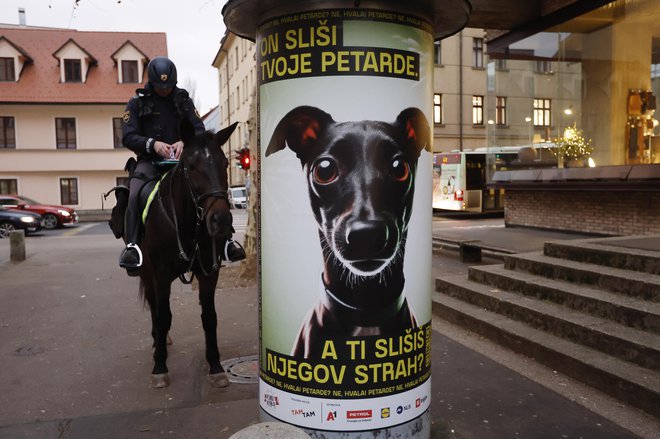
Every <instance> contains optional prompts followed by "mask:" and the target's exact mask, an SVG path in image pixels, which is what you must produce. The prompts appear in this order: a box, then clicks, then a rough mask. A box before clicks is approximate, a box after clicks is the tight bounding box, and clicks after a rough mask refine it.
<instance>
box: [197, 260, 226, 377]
mask: <svg viewBox="0 0 660 439" xmlns="http://www.w3.org/2000/svg"><path fill="white" fill-rule="evenodd" d="M197 279H198V281H199V303H200V305H201V306H202V326H203V327H204V337H205V340H206V361H208V363H209V380H210V381H211V385H212V386H213V387H226V386H228V385H229V380H228V379H227V374H226V373H225V370H224V369H223V368H222V365H221V364H220V351H219V350H218V336H217V326H218V316H217V314H216V312H215V287H216V285H217V283H218V272H217V271H216V272H213V273H210V274H209V275H208V276H204V275H201V276H200V275H198V276H197Z"/></svg>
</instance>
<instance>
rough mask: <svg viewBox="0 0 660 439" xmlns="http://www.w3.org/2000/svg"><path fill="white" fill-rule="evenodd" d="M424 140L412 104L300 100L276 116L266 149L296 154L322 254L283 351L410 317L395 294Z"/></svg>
mask: <svg viewBox="0 0 660 439" xmlns="http://www.w3.org/2000/svg"><path fill="white" fill-rule="evenodd" d="M430 142H431V137H430V127H429V124H428V121H427V119H426V116H424V113H422V111H421V110H419V109H417V108H407V109H405V110H403V111H402V112H401V113H399V115H398V116H397V118H396V121H394V123H386V122H380V121H357V122H344V123H338V122H335V121H334V120H333V119H332V116H330V115H329V114H328V113H326V112H324V111H323V110H320V109H318V108H316V107H310V106H301V107H297V108H294V109H293V110H291V111H290V112H289V113H288V114H287V115H286V116H284V118H283V119H282V120H281V121H280V122H279V123H278V125H277V127H276V128H275V131H274V133H273V136H272V138H271V140H270V143H269V144H268V148H267V150H266V156H269V155H271V154H274V153H276V152H278V151H280V150H282V149H284V148H285V147H287V146H288V147H289V148H290V149H291V150H292V151H293V152H295V153H296V155H297V156H298V158H299V159H300V163H301V164H302V167H303V170H304V172H305V175H306V177H307V183H308V189H309V198H310V202H311V207H312V211H313V212H314V216H315V217H316V221H317V223H318V226H319V237H320V240H321V248H322V249H323V250H322V251H323V259H324V269H323V275H322V281H323V284H322V287H321V289H322V294H321V299H319V301H318V302H317V304H316V305H315V306H314V307H313V308H312V309H311V310H310V311H309V313H308V314H307V316H306V317H305V320H304V321H303V324H302V326H301V328H300V331H299V334H298V337H297V340H296V342H295V344H294V346H293V349H292V353H291V355H293V356H297V357H304V358H319V357H320V355H321V352H322V350H323V345H324V344H323V340H325V339H327V338H333V337H342V336H346V337H351V336H358V335H394V334H399V333H401V331H402V330H403V329H406V328H414V327H416V326H417V322H416V319H415V316H414V314H413V312H412V310H411V309H410V308H409V306H408V303H407V301H406V298H405V295H404V294H403V287H404V283H405V279H404V275H403V259H404V250H405V243H406V236H407V232H408V221H409V220H410V215H411V213H412V209H413V195H414V190H415V174H416V170H417V159H418V158H419V155H420V153H421V151H422V150H423V149H426V150H429V149H430Z"/></svg>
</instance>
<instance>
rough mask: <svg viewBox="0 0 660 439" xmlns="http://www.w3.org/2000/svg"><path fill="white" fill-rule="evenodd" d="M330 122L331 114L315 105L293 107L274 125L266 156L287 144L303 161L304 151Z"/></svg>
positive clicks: (313, 143) (312, 144) (310, 146)
mask: <svg viewBox="0 0 660 439" xmlns="http://www.w3.org/2000/svg"><path fill="white" fill-rule="evenodd" d="M331 123H334V120H333V119H332V116H330V115H329V114H328V113H326V112H325V111H323V110H320V109H318V108H316V107H309V106H300V107H296V108H294V109H293V110H291V111H289V112H288V113H287V115H286V116H284V117H283V118H282V120H281V121H280V123H278V124H277V127H275V131H274V132H273V137H271V139H270V143H269V144H268V148H267V149H266V157H268V156H269V155H271V154H273V153H276V152H277V151H280V150H282V149H284V148H285V147H286V146H287V145H288V146H289V148H291V150H292V151H293V152H295V153H296V156H298V158H299V159H300V161H301V162H303V163H304V162H305V157H306V155H307V154H306V153H307V152H308V151H309V150H310V149H311V148H312V147H313V146H315V145H316V142H317V141H318V139H319V138H320V137H321V133H322V132H323V131H325V129H326V128H327V127H328V125H330V124H331Z"/></svg>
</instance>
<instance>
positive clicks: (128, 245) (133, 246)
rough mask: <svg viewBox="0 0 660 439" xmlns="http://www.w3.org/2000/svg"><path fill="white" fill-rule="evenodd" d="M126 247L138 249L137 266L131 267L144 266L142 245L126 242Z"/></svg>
mask: <svg viewBox="0 0 660 439" xmlns="http://www.w3.org/2000/svg"><path fill="white" fill-rule="evenodd" d="M126 248H134V249H135V251H137V254H138V263H137V264H136V266H135V267H129V268H139V267H142V260H143V259H142V250H140V247H138V246H137V244H133V243H129V244H126Z"/></svg>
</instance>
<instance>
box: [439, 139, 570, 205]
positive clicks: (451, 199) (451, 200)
mask: <svg viewBox="0 0 660 439" xmlns="http://www.w3.org/2000/svg"><path fill="white" fill-rule="evenodd" d="M553 147H554V145H553V144H548V145H547V146H546V145H543V146H539V145H534V147H529V146H499V147H491V148H477V149H475V150H464V151H452V152H443V153H438V154H434V157H433V208H434V209H440V210H453V211H464V212H494V211H501V210H503V209H504V189H495V188H490V187H488V185H489V183H490V182H491V180H492V178H493V174H494V173H495V171H507V170H513V169H533V168H556V167H557V158H556V157H555V155H554V154H553V152H552V148H553Z"/></svg>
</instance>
